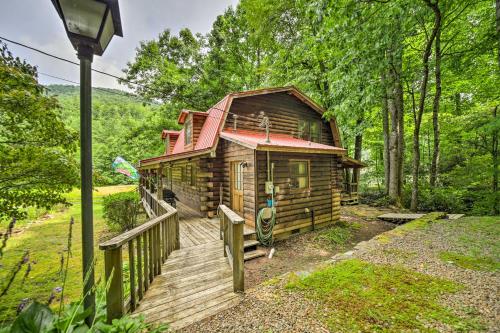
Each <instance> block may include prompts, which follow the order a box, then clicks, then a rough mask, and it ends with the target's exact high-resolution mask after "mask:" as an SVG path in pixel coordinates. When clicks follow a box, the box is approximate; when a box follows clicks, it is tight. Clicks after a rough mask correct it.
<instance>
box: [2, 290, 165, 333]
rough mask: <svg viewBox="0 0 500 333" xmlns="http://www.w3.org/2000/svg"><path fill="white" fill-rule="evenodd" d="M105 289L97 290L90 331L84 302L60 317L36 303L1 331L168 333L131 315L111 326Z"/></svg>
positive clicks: (66, 309)
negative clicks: (107, 316)
mask: <svg viewBox="0 0 500 333" xmlns="http://www.w3.org/2000/svg"><path fill="white" fill-rule="evenodd" d="M103 289H104V288H98V295H97V305H96V307H97V311H96V315H95V319H94V321H93V323H92V326H91V327H89V326H88V325H87V324H86V323H85V318H86V317H87V316H88V314H89V311H86V310H83V305H82V304H83V300H78V301H75V302H71V303H70V304H68V305H67V306H66V307H65V309H64V311H63V312H62V313H61V314H59V315H58V314H55V313H53V312H52V310H51V308H50V307H48V306H47V305H45V304H41V303H38V302H36V301H35V302H32V303H30V304H29V305H28V306H27V307H26V308H25V309H24V310H23V311H21V313H20V314H19V315H18V316H17V317H16V319H15V320H14V322H13V323H12V325H11V326H10V327H8V326H7V327H3V328H2V330H4V331H5V332H9V333H25V332H33V333H34V332H37V333H70V332H82V333H83V332H99V333H121V332H128V333H142V332H146V331H147V332H153V333H159V332H164V331H166V330H167V328H168V327H167V326H166V325H159V326H157V325H149V324H146V323H145V322H144V318H143V317H130V316H129V315H125V316H124V317H122V318H119V319H114V320H113V321H112V323H111V324H108V323H107V319H106V308H105V300H104V290H103ZM89 310H90V309H89Z"/></svg>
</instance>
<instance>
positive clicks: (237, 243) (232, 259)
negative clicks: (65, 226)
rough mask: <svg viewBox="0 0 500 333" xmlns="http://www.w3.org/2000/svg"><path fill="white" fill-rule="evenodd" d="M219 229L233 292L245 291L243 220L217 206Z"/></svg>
mask: <svg viewBox="0 0 500 333" xmlns="http://www.w3.org/2000/svg"><path fill="white" fill-rule="evenodd" d="M219 212H220V214H219V218H220V225H221V226H220V228H221V230H222V235H223V237H222V239H223V240H224V248H223V251H224V257H227V258H228V262H229V265H230V266H231V269H232V271H233V290H234V291H235V292H243V291H244V290H245V266H244V259H243V257H244V247H243V243H244V241H243V225H244V224H245V220H244V219H243V218H242V217H240V216H239V215H238V214H236V213H235V212H233V211H232V210H231V209H229V208H228V207H227V206H225V205H220V206H219Z"/></svg>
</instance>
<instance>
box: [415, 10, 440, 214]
mask: <svg viewBox="0 0 500 333" xmlns="http://www.w3.org/2000/svg"><path fill="white" fill-rule="evenodd" d="M424 2H425V3H426V5H427V6H428V7H429V8H431V9H432V11H433V12H434V26H433V27H432V31H431V34H430V35H429V36H427V38H426V42H425V48H424V51H423V53H422V78H421V83H420V99H419V103H418V109H417V110H416V113H415V114H414V122H415V128H414V130H413V164H412V167H413V170H412V177H413V185H412V191H411V205H410V208H411V210H413V211H416V210H417V208H418V187H419V176H420V126H421V124H422V116H423V114H424V109H425V99H426V97H427V85H428V83H429V58H430V56H431V51H432V45H433V44H434V39H435V38H436V35H437V33H438V30H439V29H440V26H441V11H440V9H439V3H438V0H436V2H434V3H433V2H431V0H424ZM424 29H425V27H424Z"/></svg>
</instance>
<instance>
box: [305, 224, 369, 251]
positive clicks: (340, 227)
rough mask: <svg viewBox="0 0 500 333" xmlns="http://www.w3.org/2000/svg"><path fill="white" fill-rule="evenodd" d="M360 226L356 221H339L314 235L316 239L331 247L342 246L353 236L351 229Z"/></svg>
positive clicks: (353, 229)
mask: <svg viewBox="0 0 500 333" xmlns="http://www.w3.org/2000/svg"><path fill="white" fill-rule="evenodd" d="M360 227H361V226H360V225H359V224H356V223H348V222H344V221H339V222H338V223H336V224H335V225H334V226H332V227H330V228H328V229H326V230H323V231H321V232H320V234H319V235H317V236H316V237H315V240H316V241H320V242H325V243H327V244H328V245H329V246H331V247H337V246H343V245H345V244H347V243H348V242H349V241H350V240H351V239H352V237H353V231H355V230H357V229H359V228H360Z"/></svg>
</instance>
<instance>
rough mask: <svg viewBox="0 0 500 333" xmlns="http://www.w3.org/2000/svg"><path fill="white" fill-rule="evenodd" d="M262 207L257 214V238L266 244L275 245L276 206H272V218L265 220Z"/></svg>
mask: <svg viewBox="0 0 500 333" xmlns="http://www.w3.org/2000/svg"><path fill="white" fill-rule="evenodd" d="M264 209H265V208H262V209H261V210H260V211H259V213H258V214H257V228H256V232H257V239H258V240H259V242H261V244H262V245H264V246H271V245H273V229H274V225H275V224H276V208H274V207H272V208H271V212H272V213H271V218H270V219H269V220H264V219H263V218H262V214H263V213H264Z"/></svg>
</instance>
